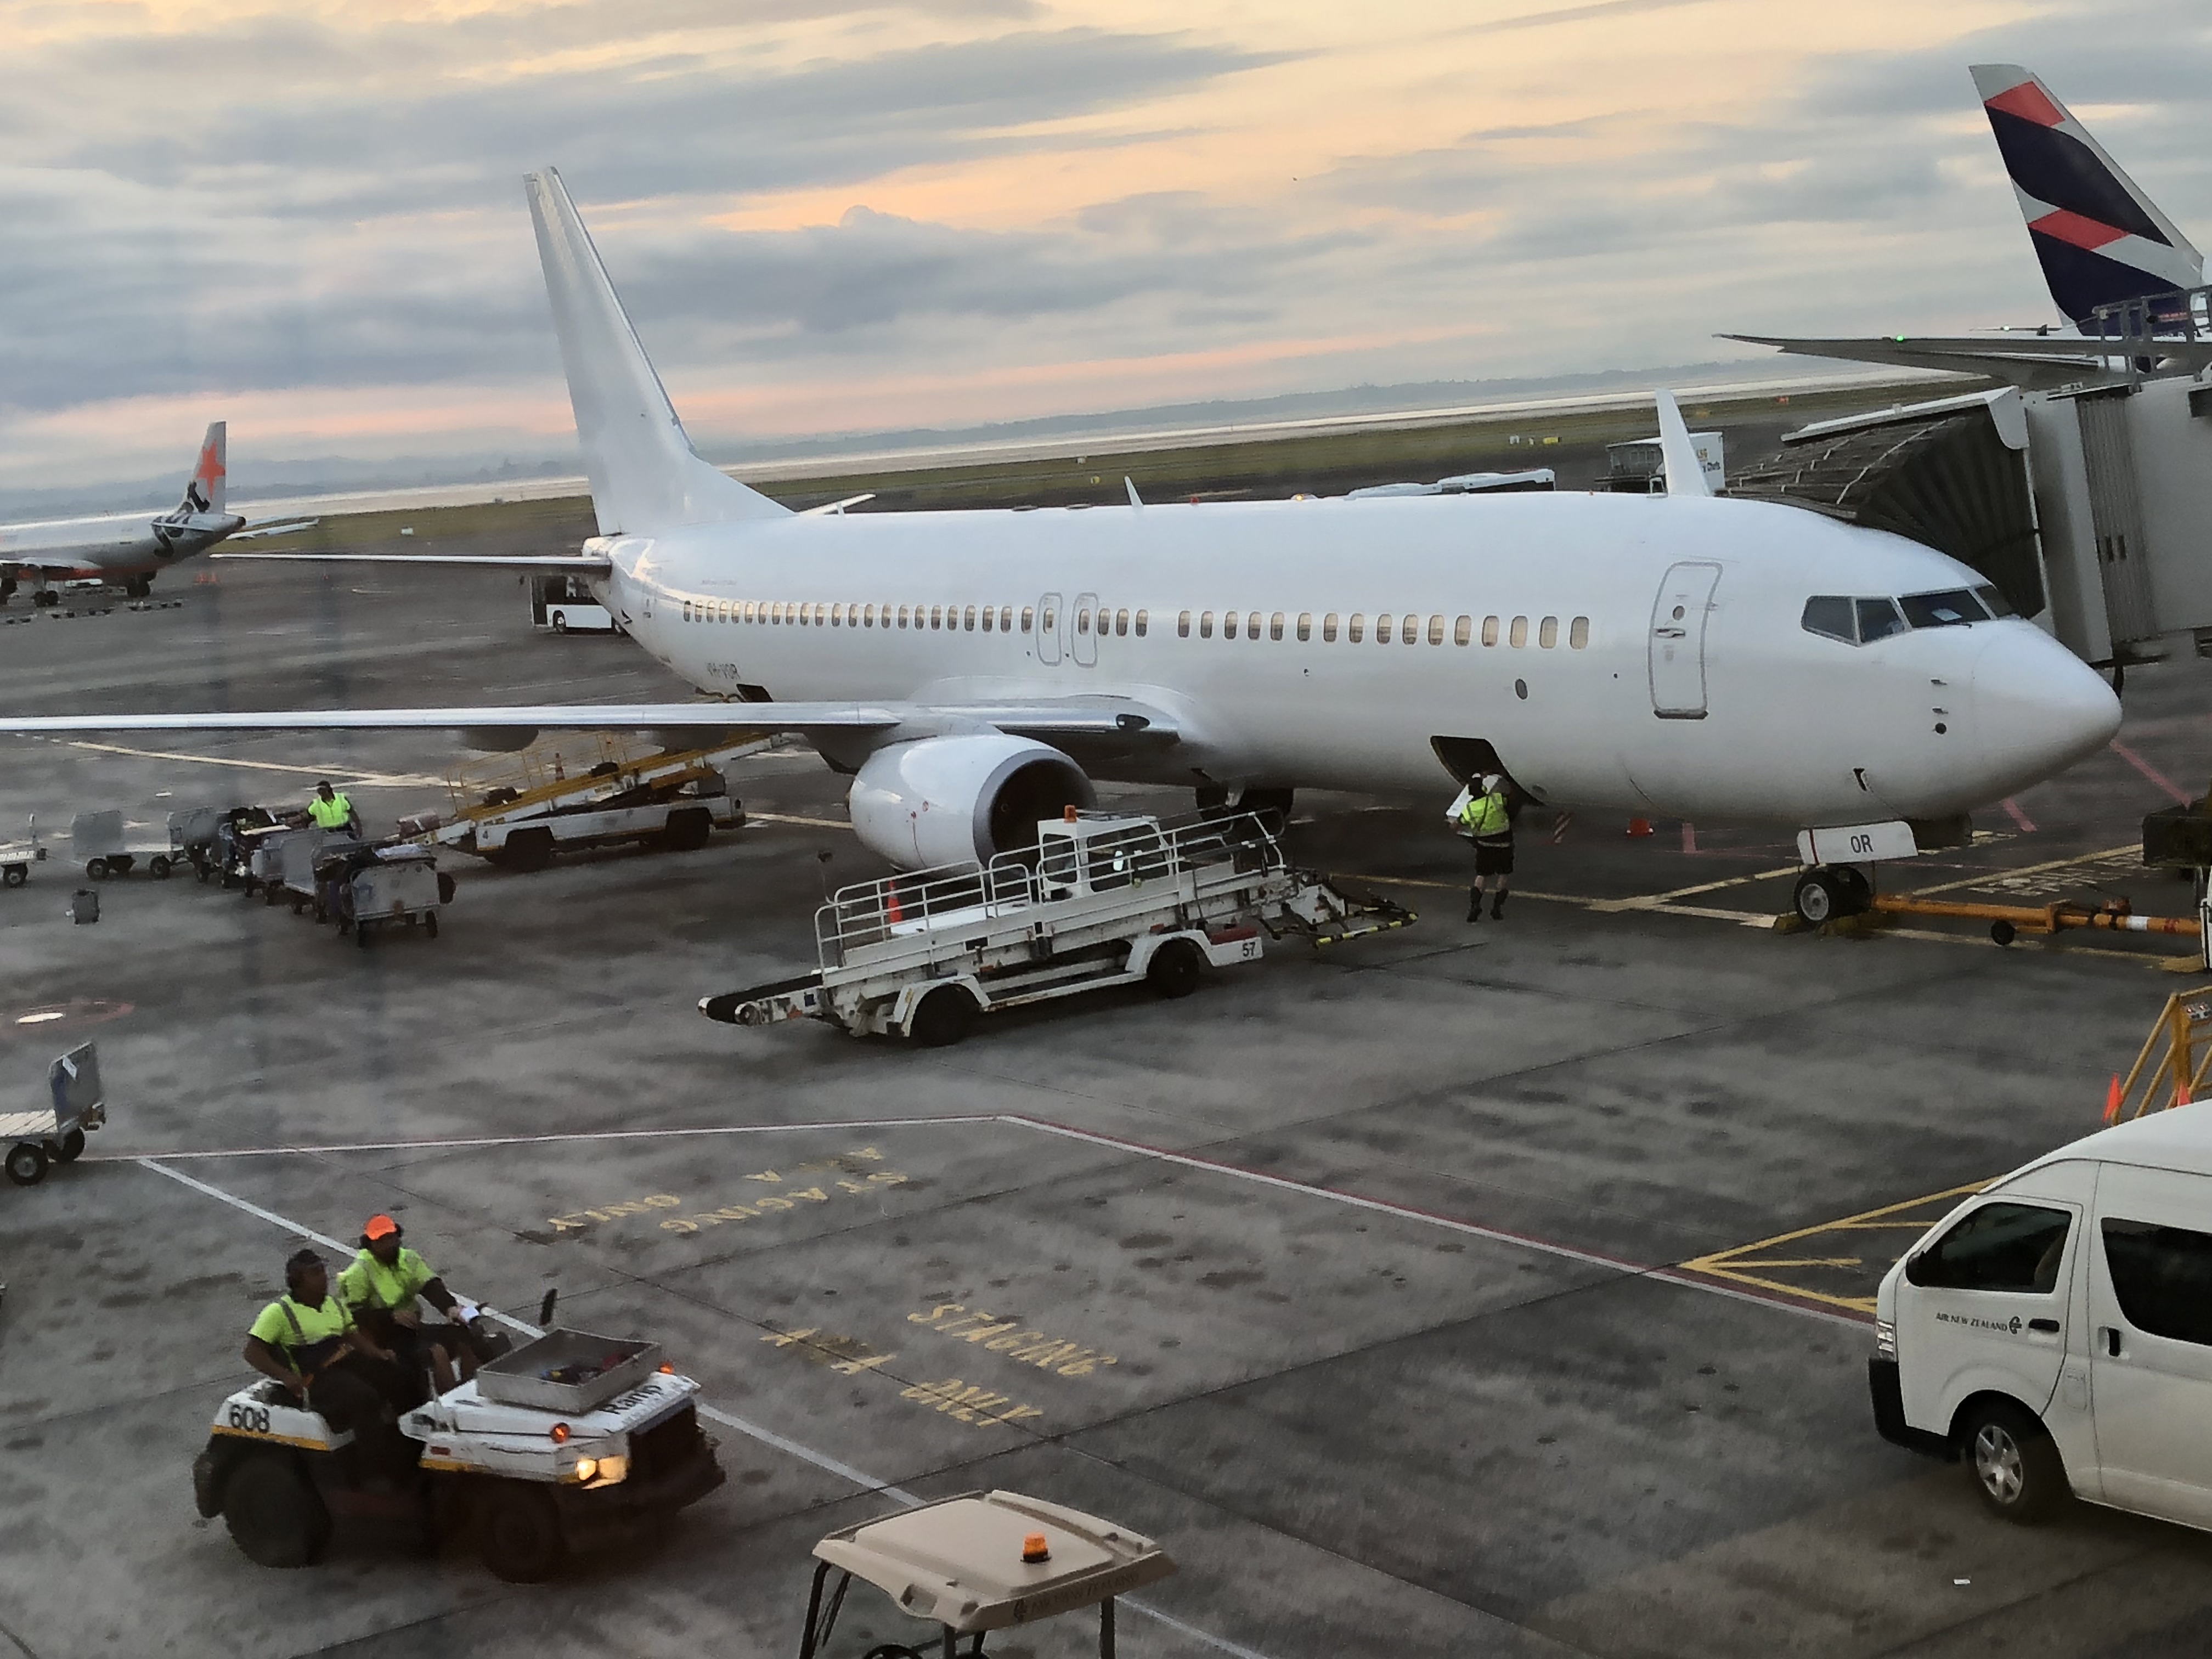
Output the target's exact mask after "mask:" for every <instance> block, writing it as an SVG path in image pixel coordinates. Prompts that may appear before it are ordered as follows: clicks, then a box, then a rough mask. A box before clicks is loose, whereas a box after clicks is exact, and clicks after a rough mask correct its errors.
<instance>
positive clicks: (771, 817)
mask: <svg viewBox="0 0 2212 1659" xmlns="http://www.w3.org/2000/svg"><path fill="white" fill-rule="evenodd" d="M745 822H746V823H798V824H804V825H805V827H806V828H807V829H851V828H852V827H853V824H852V820H850V819H849V818H847V819H842V820H841V819H837V818H801V817H792V816H791V815H790V814H788V813H785V812H755V811H750V809H748V810H747V811H746V813H745Z"/></svg>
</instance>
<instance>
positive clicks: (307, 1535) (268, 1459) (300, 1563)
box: [222, 1452, 331, 1567]
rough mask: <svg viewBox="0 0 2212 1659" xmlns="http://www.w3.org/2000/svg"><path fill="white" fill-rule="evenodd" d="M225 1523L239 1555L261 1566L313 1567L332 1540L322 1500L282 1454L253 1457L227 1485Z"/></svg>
mask: <svg viewBox="0 0 2212 1659" xmlns="http://www.w3.org/2000/svg"><path fill="white" fill-rule="evenodd" d="M222 1523H223V1525H224V1526H225V1527H227V1528H229V1530H230V1541H231V1542H232V1543H234V1544H235V1545H237V1546H238V1549H239V1553H240V1554H241V1555H243V1556H245V1557H246V1559H247V1560H249V1561H251V1562H252V1563H254V1564H255V1565H258V1566H264V1567H305V1566H310V1565H313V1563H315V1562H316V1561H318V1560H319V1559H322V1553H323V1552H324V1550H325V1549H326V1548H328V1547H329V1546H330V1541H331V1512H330V1510H329V1509H328V1507H327V1506H325V1504H324V1503H323V1499H322V1495H321V1494H320V1493H319V1492H317V1491H316V1490H315V1489H314V1488H313V1486H310V1485H308V1484H307V1480H305V1479H304V1478H303V1477H302V1476H301V1473H300V1468H299V1465H298V1464H297V1463H295V1462H294V1461H293V1460H292V1459H291V1458H290V1457H289V1456H286V1455H283V1454H282V1453H278V1452H255V1453H252V1454H251V1455H248V1456H247V1457H246V1459H245V1460H244V1461H242V1462H240V1464H239V1465H238V1466H237V1468H234V1469H232V1470H231V1472H230V1479H229V1480H226V1481H224V1482H223V1486H222Z"/></svg>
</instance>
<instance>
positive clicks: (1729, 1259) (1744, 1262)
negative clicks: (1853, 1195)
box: [1675, 1181, 1990, 1314]
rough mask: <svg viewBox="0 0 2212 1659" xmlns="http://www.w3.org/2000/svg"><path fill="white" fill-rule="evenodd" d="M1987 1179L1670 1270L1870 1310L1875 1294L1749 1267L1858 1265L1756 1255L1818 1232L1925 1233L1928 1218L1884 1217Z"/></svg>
mask: <svg viewBox="0 0 2212 1659" xmlns="http://www.w3.org/2000/svg"><path fill="white" fill-rule="evenodd" d="M1989 1184H1990V1183H1989V1182H1986V1181H1975V1182H1968V1183H1967V1184H1966V1186H1963V1187H1953V1188H1948V1189H1947V1190H1945V1191H1943V1192H1940V1193H1925V1194H1922V1195H1921V1196H1920V1197H1918V1198H1908V1199H1906V1200H1904V1201H1903V1202H1901V1203H1897V1204H1885V1205H1883V1206H1881V1208H1879V1209H1875V1210H1863V1211H1861V1212H1859V1213H1858V1214H1857V1215H1847V1216H1844V1217H1843V1218H1840V1219H1838V1220H1835V1221H1824V1222H1821V1223H1820V1224H1819V1225H1817V1226H1812V1227H1800V1228H1798V1229H1797V1230H1796V1231H1794V1232H1787V1233H1777V1234H1776V1235H1775V1236H1774V1237H1771V1238H1762V1239H1760V1240H1759V1241H1758V1242H1757V1243H1751V1244H1738V1245H1735V1246H1733V1247H1732V1248H1730V1249H1725V1250H1716V1251H1714V1252H1713V1253H1712V1254H1711V1255H1701V1256H1698V1257H1695V1258H1694V1259H1692V1260H1691V1261H1682V1262H1677V1263H1676V1264H1675V1266H1676V1268H1677V1269H1678V1270H1679V1271H1680V1272H1684V1273H1705V1274H1707V1275H1708V1276H1710V1277H1711V1278H1714V1279H1729V1280H1730V1281H1732V1282H1734V1283H1735V1284H1739V1285H1753V1286H1755V1287H1757V1288H1758V1289H1759V1290H1763V1291H1778V1292H1779V1293H1780V1294H1782V1295H1784V1296H1793V1297H1802V1298H1803V1299H1805V1300H1806V1301H1808V1302H1818V1303H1821V1304H1825V1305H1826V1306H1828V1307H1832V1308H1848V1309H1850V1310H1851V1311H1852V1312H1854V1313H1862V1314H1870V1313H1872V1312H1873V1311H1874V1306H1875V1298H1874V1297H1870V1296H1835V1295H1832V1294H1831V1293H1829V1292H1828V1291H1815V1290H1811V1289H1808V1288H1807V1287H1806V1286H1804V1285H1792V1284H1790V1282H1789V1281H1788V1280H1787V1279H1769V1278H1767V1277H1766V1275H1765V1273H1753V1272H1749V1271H1747V1269H1750V1268H1754V1267H1756V1268H1764V1269H1765V1270H1766V1272H1771V1273H1779V1272H1782V1271H1784V1270H1785V1269H1788V1268H1791V1267H1863V1266H1864V1265H1865V1264H1864V1262H1863V1261H1861V1260H1860V1259H1859V1258H1857V1257H1855V1256H1834V1257H1818V1256H1808V1257H1799V1258H1792V1257H1786V1256H1785V1257H1771V1258H1762V1257H1761V1255H1760V1253H1761V1252H1762V1251H1765V1250H1771V1249H1776V1248H1777V1247H1778V1246H1780V1245H1784V1244H1794V1243H1797V1242H1798V1241H1799V1240H1800V1239H1807V1238H1818V1237H1820V1236H1821V1235H1822V1234H1824V1233H1833V1232H1843V1231H1850V1230H1864V1229H1868V1228H1872V1227H1878V1226H1893V1227H1899V1228H1905V1227H1911V1228H1914V1229H1916V1230H1917V1231H1926V1230H1927V1229H1928V1228H1929V1226H1931V1225H1934V1222H1935V1220H1936V1218H1935V1217H1933V1216H1929V1217H1928V1218H1925V1219H1923V1220H1921V1221H1918V1222H1911V1221H1893V1220H1891V1219H1890V1218H1892V1217H1893V1216H1897V1215H1901V1214H1903V1213H1904V1212H1905V1211H1907V1210H1917V1209H1919V1208H1921V1207H1922V1206H1926V1205H1931V1204H1940V1203H1942V1202H1944V1201H1946V1200H1952V1199H1960V1198H1964V1197H1966V1196H1967V1195H1968V1194H1972V1193H1978V1192H1980V1191H1981V1190H1982V1188H1984V1187H1986V1186H1988V1185H1989Z"/></svg>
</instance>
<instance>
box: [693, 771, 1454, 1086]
mask: <svg viewBox="0 0 2212 1659" xmlns="http://www.w3.org/2000/svg"><path fill="white" fill-rule="evenodd" d="M1413 919H1414V918H1413V914H1412V913H1411V912H1410V911H1407V910H1405V909H1402V908H1400V907H1398V906H1397V905H1395V904H1393V903H1391V902H1389V901H1388V900H1384V899H1375V898H1367V899H1357V900H1355V899H1352V898H1350V897H1347V896H1346V895H1344V894H1343V893H1340V892H1339V891H1338V890H1336V889H1335V888H1334V887H1333V886H1331V885H1330V884H1329V883H1328V880H1327V879H1326V878H1322V877H1321V876H1318V875H1314V874H1311V873H1310V872H1304V871H1300V870H1294V869H1292V868H1291V865H1290V862H1289V860H1287V859H1285V856H1284V854H1283V849H1282V847H1281V845H1280V844H1279V842H1277V841H1276V839H1275V837H1274V836H1273V835H1272V834H1271V833H1269V831H1268V829H1267V826H1266V825H1265V824H1264V823H1262V822H1261V820H1260V819H1259V818H1257V817H1253V816H1251V815H1249V814H1243V815H1239V816H1236V817H1222V818H1201V819H1199V820H1197V821H1196V822H1194V823H1183V824H1179V825H1172V826H1170V825H1164V824H1162V823H1160V821H1159V820H1158V818H1154V817H1139V816H1124V815H1121V814H1117V813H1111V812H1079V811H1074V810H1073V809H1070V811H1069V813H1068V815H1067V816H1066V817H1065V818H1059V819H1049V818H1048V819H1047V820H1045V821H1044V822H1043V823H1040V824H1038V825H1037V846H1036V850H1035V851H1034V852H1033V853H1032V852H1024V853H1004V854H1000V855H999V856H998V857H997V858H995V859H994V860H992V861H991V863H990V865H989V866H988V867H987V868H981V869H979V868H977V867H976V866H975V865H973V864H961V865H949V866H944V867H942V868H939V869H935V870H921V871H917V872H915V873H913V874H911V875H902V876H887V877H885V878H883V879H882V880H880V881H872V882H866V883H863V884H860V885H858V886H854V887H847V888H844V889H842V890H840V891H839V892H838V893H837V895H836V896H835V897H834V898H832V899H831V900H830V901H829V902H828V903H827V904H825V905H823V907H822V908H820V909H819V910H817V912H816V913H815V917H814V933H815V942H816V945H817V948H818V950H819V952H820V956H821V967H820V968H819V969H817V971H816V972H814V973H811V974H806V975H799V976H797V977H794V978H792V979H787V980H781V981H776V982H775V983H774V984H769V985H761V986H756V987H752V988H751V989H749V990H744V991H733V992H730V993H727V994H725V995H722V996H715V997H708V998H705V999H703V1000H702V1001H701V1002H700V1004H699V1012H702V1013H703V1014H705V1015H706V1016H707V1017H708V1018H710V1019H718V1020H721V1021H723V1022H725V1023H726V1024H732V1025H769V1024H775V1023H777V1022H779V1021H781V1020H787V1019H802V1018H816V1019H822V1020H826V1021H828V1022H829V1024H833V1025H836V1026H837V1027H838V1028H839V1029H840V1030H845V1031H848V1032H851V1033H853V1034H854V1035H855V1036H889V1035H893V1034H896V1035H898V1036H906V1037H909V1038H912V1039H913V1040H914V1041H915V1042H921V1043H922V1044H924V1045H926V1046H928V1047H933V1048H935V1047H941V1046H943V1045H945V1044H946V1043H951V1042H959V1041H960V1039H961V1038H962V1037H963V1036H967V1035H968V1033H969V1031H970V1030H973V1029H974V1027H975V1021H976V1018H978V1017H979V1016H980V1015H982V1014H985V1013H988V1012H996V1011H998V1010H1000V1009H1002V1008H1018V1007H1020V1006H1022V1005H1024V1003H1031V1002H1043V1001H1046V1000H1049V999H1051V998H1054V997H1065V996H1073V995H1075V994H1078V993H1079V992H1084V991H1091V990H1097V989H1099V988H1101V987H1105V986H1109V985H1133V984H1138V983H1140V982H1141V983H1145V984H1149V985H1150V986H1152V988H1153V989H1155V990H1156V991H1158V993H1159V994H1161V995H1163V996H1169V997H1180V996H1188V994H1190V993H1191V992H1193V991H1194V990H1196V989H1197V988H1198V984H1199V981H1200V977H1201V976H1202V975H1204V973H1205V971H1206V969H1208V968H1209V967H1211V968H1226V967H1230V966H1231V965H1233V964H1235V963H1241V962H1256V961H1258V960H1259V959H1260V956H1261V951H1263V950H1264V948H1265V945H1266V941H1267V939H1269V938H1280V937H1281V936H1282V935H1283V934H1284V933H1285V932H1292V931H1295V932H1299V933H1307V934H1310V935H1311V937H1312V938H1313V939H1314V941H1315V942H1316V944H1322V945H1327V944H1334V943H1336V942H1338V941H1340V940H1343V939H1354V938H1358V937H1359V936H1360V935H1362V934H1366V933H1380V932H1382V931H1383V930H1384V929H1386V928H1391V927H1404V926H1405V925H1406V924H1407V923H1408V922H1410V921H1413Z"/></svg>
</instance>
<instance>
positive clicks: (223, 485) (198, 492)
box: [177, 421, 230, 513]
mask: <svg viewBox="0 0 2212 1659" xmlns="http://www.w3.org/2000/svg"><path fill="white" fill-rule="evenodd" d="M229 455H230V423H229V422H228V421H210V422H208V429H207V435H206V436H205V437H204V438H202V439H201V440H200V458H199V460H198V461H197V463H196V464H195V465H193V467H192V476H191V477H189V478H187V479H185V498H184V500H182V501H179V502H178V503H177V511H178V512H179V513H220V512H222V510H223V505H222V503H223V498H224V496H225V495H228V491H229V473H230V469H229Z"/></svg>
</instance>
